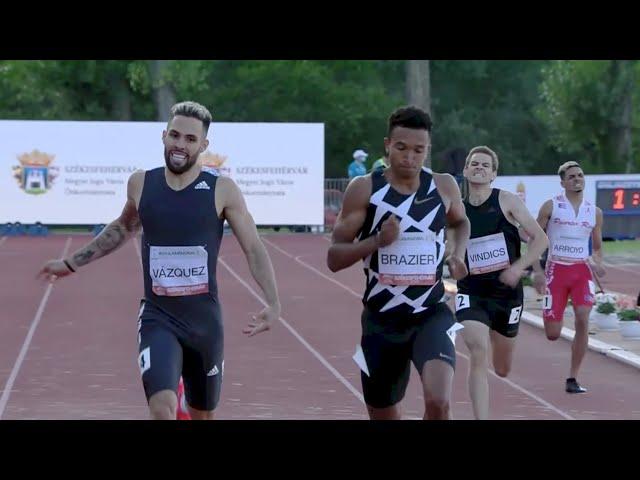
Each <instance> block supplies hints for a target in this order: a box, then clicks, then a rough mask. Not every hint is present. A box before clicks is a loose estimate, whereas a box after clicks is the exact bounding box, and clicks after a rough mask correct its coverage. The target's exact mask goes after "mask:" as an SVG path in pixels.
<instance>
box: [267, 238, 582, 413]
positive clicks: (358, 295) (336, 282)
mask: <svg viewBox="0 0 640 480" xmlns="http://www.w3.org/2000/svg"><path fill="white" fill-rule="evenodd" d="M263 241H265V242H266V243H268V244H269V245H271V246H272V247H274V248H275V249H277V250H278V251H280V252H282V253H283V254H284V255H286V256H288V257H289V258H292V259H294V260H295V261H297V262H298V263H300V264H301V265H303V266H304V267H306V268H307V269H309V270H311V271H312V272H315V273H320V274H321V276H322V277H323V278H329V279H330V280H331V281H332V282H333V283H335V284H336V285H338V286H340V287H342V288H343V289H344V290H346V291H348V292H349V293H351V294H352V295H354V296H355V297H357V298H360V297H361V295H360V294H359V293H356V292H354V291H353V290H352V289H351V288H349V287H348V286H347V285H344V284H342V283H341V282H339V281H337V280H335V279H333V278H330V277H327V276H326V275H324V274H323V273H322V272H319V270H317V269H316V268H315V267H313V266H312V265H309V264H307V263H306V262H304V261H302V260H300V257H299V256H298V257H294V256H293V255H291V254H290V253H288V252H286V251H284V250H282V249H281V248H280V247H277V246H275V245H274V244H273V243H272V242H270V241H267V240H265V239H264V238H263ZM456 353H457V354H458V355H460V356H461V357H462V358H464V359H466V360H469V357H468V356H467V355H465V354H463V353H461V352H460V351H458V350H456ZM489 373H490V374H492V375H493V376H495V377H496V378H497V379H498V380H500V381H502V382H504V383H506V384H507V385H509V386H511V387H513V388H515V389H516V390H518V391H520V392H522V393H524V394H525V395H527V396H529V397H530V398H532V399H533V400H535V401H537V402H539V403H541V404H542V405H544V406H545V407H547V408H548V409H550V410H552V411H554V412H555V413H557V414H558V415H560V416H561V417H563V418H566V419H567V420H575V419H574V418H573V417H572V416H571V415H569V414H568V413H566V412H564V411H563V410H561V409H559V408H557V407H556V406H554V405H552V404H551V403H549V402H547V401H546V400H544V399H542V398H540V397H539V396H538V395H536V394H535V393H533V392H530V391H529V390H527V389H526V388H524V387H523V386H521V385H518V384H517V383H515V382H513V381H511V380H509V379H507V378H503V377H500V376H498V375H496V373H495V372H493V371H492V370H489Z"/></svg>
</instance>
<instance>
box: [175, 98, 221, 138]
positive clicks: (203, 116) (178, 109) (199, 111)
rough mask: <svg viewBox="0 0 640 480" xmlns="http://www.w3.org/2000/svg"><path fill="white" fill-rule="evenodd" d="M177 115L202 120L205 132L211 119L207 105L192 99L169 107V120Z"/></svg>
mask: <svg viewBox="0 0 640 480" xmlns="http://www.w3.org/2000/svg"><path fill="white" fill-rule="evenodd" d="M177 116H181V117H190V118H197V119H198V120H200V121H201V122H202V126H203V127H204V133H205V134H206V133H207V132H208V131H209V125H210V124H211V121H212V117H211V113H210V112H209V110H207V107H205V106H204V105H200V104H199V103H196V102H192V101H186V102H180V103H176V104H175V105H174V106H173V107H171V111H170V112H169V122H171V120H173V118H174V117H177Z"/></svg>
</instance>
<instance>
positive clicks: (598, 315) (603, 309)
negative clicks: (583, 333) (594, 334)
mask: <svg viewBox="0 0 640 480" xmlns="http://www.w3.org/2000/svg"><path fill="white" fill-rule="evenodd" d="M593 319H594V321H595V324H596V326H597V327H598V329H599V330H618V328H620V326H619V323H618V316H617V315H616V297H615V295H612V294H610V293H601V294H599V295H596V308H595V313H593Z"/></svg>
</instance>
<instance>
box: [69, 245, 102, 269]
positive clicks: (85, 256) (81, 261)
mask: <svg viewBox="0 0 640 480" xmlns="http://www.w3.org/2000/svg"><path fill="white" fill-rule="evenodd" d="M95 253H96V251H95V250H93V249H92V248H91V246H90V245H89V246H88V247H87V248H85V249H83V250H81V251H80V252H78V253H76V254H75V255H74V256H73V261H74V262H76V265H78V266H79V267H81V266H82V265H86V264H87V263H89V262H90V261H91V258H92V257H93V255H94V254H95Z"/></svg>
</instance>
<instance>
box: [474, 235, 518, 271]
mask: <svg viewBox="0 0 640 480" xmlns="http://www.w3.org/2000/svg"><path fill="white" fill-rule="evenodd" d="M467 259H468V260H469V273H470V274H471V275H480V274H481V273H487V272H495V271H497V270H504V269H505V268H507V267H508V266H509V265H510V262H509V251H508V250H507V242H506V241H505V239H504V233H502V232H500V233H495V234H493V235H486V236H484V237H478V238H471V239H469V243H468V244H467Z"/></svg>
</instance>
